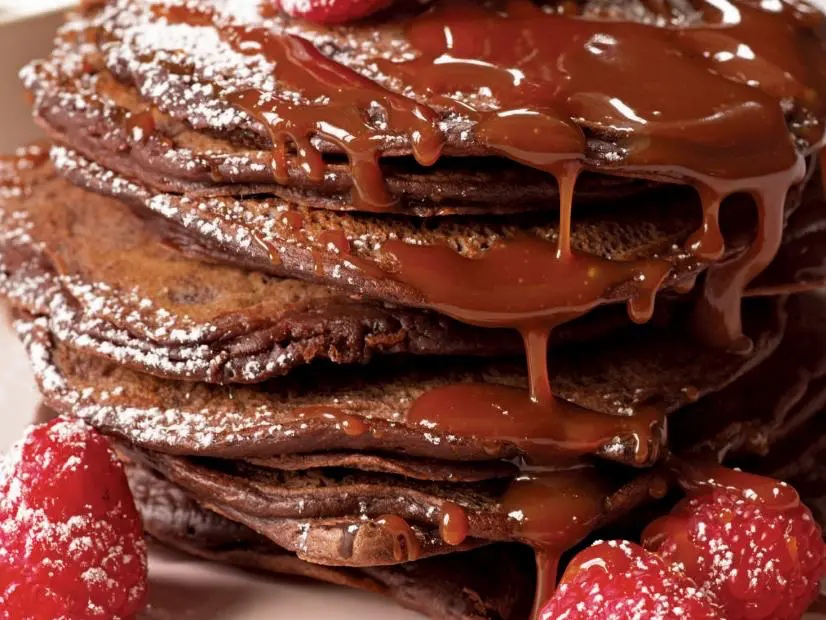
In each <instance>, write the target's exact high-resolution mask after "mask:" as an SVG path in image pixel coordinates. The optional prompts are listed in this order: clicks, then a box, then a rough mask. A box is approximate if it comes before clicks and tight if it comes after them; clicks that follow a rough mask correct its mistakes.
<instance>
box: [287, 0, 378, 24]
mask: <svg viewBox="0 0 826 620" xmlns="http://www.w3.org/2000/svg"><path fill="white" fill-rule="evenodd" d="M279 1H280V5H281V10H282V11H284V12H285V13H286V14H287V15H290V16H292V17H300V18H303V19H306V20H308V21H311V22H317V23H320V24H340V23H344V22H350V21H356V20H359V19H363V18H365V17H367V16H369V15H372V14H373V13H375V12H376V11H380V10H381V9H383V8H386V7H387V6H388V5H389V4H390V0H279Z"/></svg>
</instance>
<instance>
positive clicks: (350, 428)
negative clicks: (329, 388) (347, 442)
mask: <svg viewBox="0 0 826 620" xmlns="http://www.w3.org/2000/svg"><path fill="white" fill-rule="evenodd" d="M295 417H296V419H298V420H303V419H312V418H322V419H324V420H326V421H329V422H330V423H331V424H332V425H333V426H335V427H336V428H340V429H341V430H342V431H343V432H344V434H345V435H349V436H351V437H358V436H360V435H364V434H365V433H366V432H367V431H368V430H369V427H368V425H367V422H366V421H365V420H364V418H361V417H359V416H356V415H351V414H349V413H344V412H343V411H340V410H338V409H335V408H333V407H325V406H323V405H318V406H313V405H307V406H304V407H300V408H298V409H296V411H295Z"/></svg>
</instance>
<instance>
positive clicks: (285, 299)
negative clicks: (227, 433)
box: [0, 165, 624, 382]
mask: <svg viewBox="0 0 826 620" xmlns="http://www.w3.org/2000/svg"><path fill="white" fill-rule="evenodd" d="M32 174H33V175H34V176H35V177H37V178H35V179H32V180H31V181H30V185H29V186H28V189H27V191H26V192H24V193H23V194H22V195H21V196H19V197H16V198H10V199H8V200H5V201H3V203H1V204H0V235H1V237H0V259H2V264H3V272H4V274H5V275H4V277H3V281H2V284H0V286H2V290H3V292H4V294H5V295H7V296H8V297H9V298H10V299H11V300H12V302H13V303H14V304H15V305H16V306H17V307H19V308H21V309H22V310H25V311H27V312H30V313H32V314H40V315H48V316H49V317H50V320H51V323H52V330H53V332H54V333H55V335H57V336H58V337H59V338H60V339H61V340H63V341H66V342H71V344H72V346H74V347H76V348H80V349H83V350H86V351H90V352H94V353H97V354H100V355H104V356H106V357H108V358H110V359H112V360H116V361H119V362H121V363H125V364H127V365H130V366H132V367H135V368H139V369H142V370H146V371H149V372H152V373H155V374H162V375H166V376H175V377H178V378H186V379H200V380H208V381H213V382H215V381H218V382H223V381H258V380H262V379H265V378H267V377H269V376H273V375H280V374H285V373H287V372H288V371H289V370H290V369H291V368H294V367H296V366H299V365H302V364H305V363H308V362H310V361H312V360H313V359H316V358H325V359H331V360H333V361H335V362H337V363H353V362H364V361H367V360H368V359H369V358H370V357H371V356H372V355H373V354H374V353H399V352H404V353H417V354H442V355H491V354H516V353H518V352H519V351H520V345H519V339H518V336H517V335H516V334H513V333H510V332H507V331H504V330H482V329H474V328H471V327H469V326H466V325H463V324H461V323H457V322H456V321H452V320H450V319H447V318H445V317H440V316H437V315H435V314H433V313H429V312H423V311H416V310H409V309H405V308H399V307H390V306H386V305H382V304H378V303H370V302H368V301H362V300H358V299H354V298H352V297H348V296H346V295H344V294H342V293H340V292H338V291H335V290H332V289H329V288H325V287H323V286H319V285H314V284H309V283H305V282H301V281H296V280H287V279H282V278H274V277H268V276H263V275H260V274H257V273H253V272H246V271H239V270H237V269H232V268H227V267H221V266H218V265H213V264H207V263H204V262H201V261H195V260H192V259H187V258H184V257H183V256H181V255H180V254H179V253H178V252H176V251H175V250H174V249H172V248H169V247H167V246H165V245H164V244H163V243H162V242H161V240H160V239H159V238H158V237H157V236H156V235H154V234H153V233H152V231H151V230H150V228H151V227H152V223H151V222H148V223H145V222H144V221H142V220H141V219H140V218H138V217H137V216H135V215H134V214H132V213H131V212H130V211H129V209H128V208H126V207H125V206H123V205H122V204H120V203H118V202H117V201H114V200H111V199H106V198H104V197H102V196H97V195H94V194H88V193H86V192H83V191H81V190H79V189H77V188H75V187H73V186H71V185H70V184H68V183H66V182H65V181H63V180H62V179H60V178H57V177H55V175H54V174H53V172H52V170H51V168H50V167H49V166H48V165H46V166H45V167H44V168H43V169H42V170H39V171H36V172H35V171H33V172H32ZM623 320H624V319H623V317H622V316H621V314H617V316H616V317H615V318H612V317H610V316H606V317H605V321H604V322H596V321H591V322H590V325H582V329H580V330H579V332H580V336H581V337H585V336H586V335H587V334H588V333H589V332H595V333H596V334H599V332H600V331H601V330H602V329H611V328H612V325H616V323H618V322H622V321H623ZM599 323H603V324H602V325H600V324H599ZM576 331H577V330H575V329H574V330H568V334H569V335H568V336H567V337H566V336H565V334H564V333H563V331H562V330H560V332H559V338H560V339H561V340H565V339H566V338H576V337H577V336H576V335H575V333H574V332H576Z"/></svg>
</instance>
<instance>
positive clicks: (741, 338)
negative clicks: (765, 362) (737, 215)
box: [694, 158, 805, 351]
mask: <svg viewBox="0 0 826 620" xmlns="http://www.w3.org/2000/svg"><path fill="white" fill-rule="evenodd" d="M798 163H799V167H798V168H797V173H796V175H795V178H796V179H798V180H799V179H800V178H802V176H803V172H804V170H803V169H804V166H805V164H804V162H803V160H802V158H800V159H799V160H798ZM789 187H790V184H789V183H783V182H782V181H780V180H778V182H777V185H775V186H770V185H769V184H766V185H764V186H763V187H760V188H758V189H757V190H755V191H753V192H752V196H753V197H754V200H755V203H756V207H757V227H756V230H755V236H754V239H753V241H752V242H751V244H750V246H749V247H748V249H747V250H746V251H745V252H744V253H743V254H741V255H740V256H738V257H735V258H733V259H731V260H729V261H727V262H725V263H721V264H715V265H712V266H711V267H709V268H708V271H707V273H706V279H705V287H704V295H703V296H702V297H701V298H700V300H699V303H698V305H697V308H696V313H695V316H694V325H695V328H696V331H697V332H698V334H699V335H700V337H701V338H702V339H703V340H705V341H706V342H708V343H710V344H712V345H715V346H719V347H727V348H729V349H733V350H739V351H748V350H750V348H751V342H750V340H749V339H748V338H747V337H746V336H745V335H744V334H743V329H742V323H741V312H740V305H741V301H742V298H743V295H744V292H745V290H746V287H747V286H748V285H749V283H750V282H751V281H752V280H753V279H754V278H755V277H756V276H757V275H759V274H760V272H761V271H763V269H765V268H766V267H767V266H768V264H769V263H770V262H771V261H772V259H773V258H774V257H775V255H776V254H777V251H778V249H779V248H780V243H781V241H782V237H783V226H784V223H785V216H784V205H785V202H786V194H787V193H788V190H789Z"/></svg>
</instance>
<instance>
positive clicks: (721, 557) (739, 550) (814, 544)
mask: <svg viewBox="0 0 826 620" xmlns="http://www.w3.org/2000/svg"><path fill="white" fill-rule="evenodd" d="M730 473H731V474H732V475H736V476H739V477H740V480H741V482H742V481H746V482H747V484H746V485H740V486H738V487H736V488H735V487H722V486H718V487H717V488H712V489H711V490H708V491H706V492H705V493H703V494H701V495H698V496H695V497H690V498H688V499H685V500H683V502H682V503H680V504H678V506H677V507H676V508H675V509H674V511H673V512H672V514H671V515H669V516H667V517H664V518H663V519H659V520H658V521H655V522H654V523H652V524H651V525H650V526H649V527H648V528H647V529H646V531H645V533H644V535H643V538H644V541H645V545H646V547H648V548H649V549H656V550H657V551H658V553H659V554H660V555H661V556H662V557H663V558H664V559H665V560H666V561H668V562H671V563H674V564H675V565H677V566H679V567H680V568H681V569H682V570H684V571H685V572H686V573H687V574H688V575H689V576H690V577H691V578H693V579H694V580H695V582H696V583H698V584H700V586H701V588H702V589H703V590H705V591H707V592H710V593H712V594H713V595H714V596H715V597H716V598H717V600H718V601H719V602H720V605H721V606H722V607H723V608H724V610H725V615H726V618H727V619H728V620H741V619H742V620H762V619H764V618H771V619H773V620H799V619H800V617H801V616H802V615H803V613H804V612H805V611H806V609H807V608H808V606H809V605H810V604H811V603H812V601H813V600H814V598H815V597H816V596H817V590H818V585H819V582H820V579H821V577H823V575H824V574H826V545H824V542H823V538H822V533H821V531H820V528H819V527H818V525H817V524H816V523H815V521H814V519H813V518H812V513H811V512H810V511H809V509H808V508H806V506H804V505H803V504H801V503H800V500H799V498H798V496H797V494H796V493H795V492H794V490H793V489H792V488H791V487H789V486H787V485H784V484H783V483H779V482H776V481H767V479H765V478H759V477H757V476H750V475H747V474H739V473H738V472H730ZM749 481H751V482H750V483H749ZM767 482H770V483H771V486H769V487H767V486H766V483H767ZM748 484H752V486H748ZM757 485H760V486H761V487H762V490H761V492H760V493H757V492H756V491H755V490H754V488H757ZM761 498H762V499H761Z"/></svg>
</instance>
